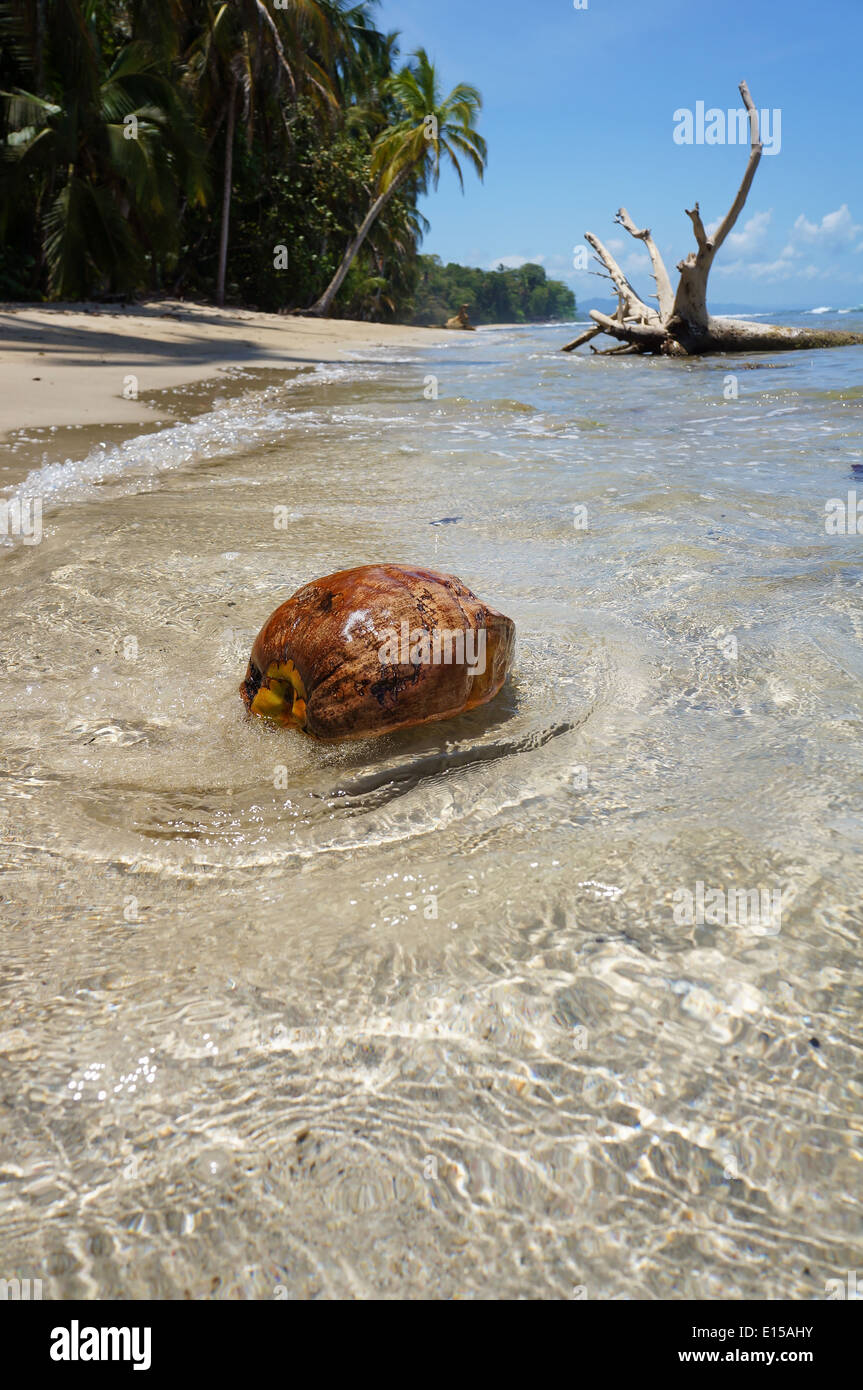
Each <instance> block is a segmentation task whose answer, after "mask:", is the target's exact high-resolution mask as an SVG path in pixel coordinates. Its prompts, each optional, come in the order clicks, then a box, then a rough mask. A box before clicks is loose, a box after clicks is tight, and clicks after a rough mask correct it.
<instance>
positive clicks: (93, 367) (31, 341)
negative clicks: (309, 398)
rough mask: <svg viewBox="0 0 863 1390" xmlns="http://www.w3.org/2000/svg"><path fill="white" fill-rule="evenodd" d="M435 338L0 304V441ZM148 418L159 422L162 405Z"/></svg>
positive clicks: (269, 320) (138, 416) (179, 305)
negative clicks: (154, 399)
mask: <svg viewBox="0 0 863 1390" xmlns="http://www.w3.org/2000/svg"><path fill="white" fill-rule="evenodd" d="M444 331H445V330H443V329H433V328H416V327H408V326H405V325H402V324H376V323H366V322H359V321H356V320H353V319H313V318H300V317H294V316H291V315H281V314H267V313H258V312H255V311H252V310H248V309H233V308H228V309H219V308H216V307H215V306H213V305H208V304H200V303H192V302H186V301H180V300H170V299H168V300H157V301H145V302H142V303H139V304H135V305H132V306H113V305H103V304H76V305H67V304H0V380H2V382H3V391H2V393H0V439H2V441H3V442H4V443H8V442H9V441H10V439H12V438H13V437H14V436H15V435H16V433H18V432H21V431H27V430H40V431H41V430H50V429H52V428H53V429H61V428H65V427H70V426H92V427H94V428H98V427H100V426H105V427H107V426H127V427H129V426H137V425H148V424H150V425H152V424H153V420H154V415H153V408H152V404H148V397H149V396H150V395H151V394H152V393H153V392H157V391H165V390H171V389H174V388H177V387H182V386H188V385H191V384H194V383H199V382H205V381H210V380H212V379H214V378H215V379H218V378H219V376H220V373H230V372H232V371H236V370H239V369H243V368H246V369H250V368H251V369H275V370H278V369H280V368H281V369H283V370H289V369H291V368H293V367H301V366H304V365H314V364H318V363H333V362H350V361H355V360H357V355H358V354H362V353H364V352H368V351H379V350H380V349H393V348H396V349H398V348H403V349H410V348H419V347H433V346H434V345H435V344H436V343H437V342H439V341H440V340H441V338H442V337H443V334H444ZM158 413H159V414H160V415H161V416H162V418H163V419H165V418H170V417H171V410H170V407H169V406H167V407H166V405H165V403H164V402H160V404H159V412H158Z"/></svg>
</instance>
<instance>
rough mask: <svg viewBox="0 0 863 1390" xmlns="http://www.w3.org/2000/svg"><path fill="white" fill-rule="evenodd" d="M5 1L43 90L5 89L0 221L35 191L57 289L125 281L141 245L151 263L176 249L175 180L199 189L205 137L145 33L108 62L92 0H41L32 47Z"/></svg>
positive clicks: (69, 292) (137, 268)
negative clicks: (44, 0)
mask: <svg viewBox="0 0 863 1390" xmlns="http://www.w3.org/2000/svg"><path fill="white" fill-rule="evenodd" d="M3 10H4V16H3V17H4V19H5V21H6V24H7V25H8V26H9V28H10V30H11V31H12V32H17V35H18V38H19V58H20V62H19V67H20V70H21V71H22V72H24V73H25V74H26V75H31V76H32V79H33V80H32V86H33V87H34V88H36V90H30V91H28V90H24V89H23V88H18V89H16V90H13V91H7V92H2V93H0V100H2V102H3V108H4V116H5V130H6V136H5V141H4V142H3V144H2V148H0V208H2V211H0V221H5V218H6V216H7V215H9V213H10V211H11V210H12V209H14V206H15V204H16V203H17V202H19V200H23V199H24V195H25V194H26V191H27V189H28V188H29V190H30V191H31V192H32V191H33V190H35V205H36V216H37V223H38V225H39V227H40V229H41V233H42V254H43V256H44V259H45V263H46V265H47V270H48V288H49V291H50V293H51V294H52V295H55V296H59V297H69V298H71V297H76V296H80V295H86V294H87V293H88V292H90V291H91V290H92V289H93V288H94V287H103V286H105V285H107V287H108V288H109V289H111V290H129V289H131V288H133V287H134V286H135V284H136V283H138V281H139V280H140V277H141V262H142V254H141V252H142V248H144V249H145V250H146V251H148V252H149V254H150V256H151V259H152V261H153V267H154V270H157V263H158V260H159V258H160V257H164V256H166V255H167V254H168V253H169V252H170V250H171V247H172V242H173V239H174V236H175V230H176V209H175V203H176V196H175V195H176V191H177V189H178V188H181V189H183V191H184V192H185V194H186V196H187V197H192V198H202V197H203V175H202V165H201V162H200V159H199V157H198V156H199V153H200V151H199V142H198V141H197V138H196V136H195V132H194V130H193V128H192V126H191V124H190V122H189V120H188V118H187V116H186V112H185V110H184V108H183V105H182V102H181V101H180V100H179V98H178V96H177V93H176V91H175V89H174V87H173V86H172V84H171V82H170V80H169V79H168V78H167V77H166V75H165V73H164V71H163V70H162V67H161V65H160V61H159V58H158V55H157V54H155V53H154V52H153V51H152V50H151V49H150V47H149V46H148V45H147V44H145V43H141V42H131V43H127V44H126V45H125V46H124V47H123V48H122V49H121V50H120V51H119V52H118V53H117V56H116V58H115V59H114V61H113V62H112V63H111V64H110V66H107V70H106V63H105V61H104V59H103V56H102V52H101V48H100V42H99V30H98V22H97V21H98V15H97V13H96V8H95V7H94V6H93V5H92V4H90V3H87V0H48V3H47V4H45V5H42V4H40V6H39V10H38V12H37V13H38V17H39V19H40V23H39V24H37V25H36V26H35V37H34V41H33V42H32V43H31V44H29V45H27V47H26V48H25V47H23V46H21V40H22V39H23V37H24V31H23V30H22V29H21V27H20V25H17V24H16V18H17V16H16V10H18V7H17V6H14V7H13V5H11V4H6V5H4V7H3ZM44 72H47V73H48V74H49V76H48V77H47V78H45V77H43V73H44ZM40 85H42V86H43V89H44V90H43V91H41V92H40V91H39V90H38V88H39V86H40Z"/></svg>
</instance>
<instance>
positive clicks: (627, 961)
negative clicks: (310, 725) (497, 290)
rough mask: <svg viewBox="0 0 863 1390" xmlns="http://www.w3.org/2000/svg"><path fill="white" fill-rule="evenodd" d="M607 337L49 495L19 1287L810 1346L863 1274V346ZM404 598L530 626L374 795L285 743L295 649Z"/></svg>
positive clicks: (380, 394) (69, 482)
mask: <svg viewBox="0 0 863 1390" xmlns="http://www.w3.org/2000/svg"><path fill="white" fill-rule="evenodd" d="M786 321H797V322H800V323H803V324H809V325H812V324H816V323H817V324H820V325H821V326H837V327H847V328H852V327H856V328H860V327H863V311H857V312H849V313H845V314H842V315H840V314H830V313H822V314H820V315H819V316H818V317H812V316H810V315H806V314H801V315H799V316H790V317H789V319H788V320H786ZM577 331H578V330H577V329H575V328H572V327H569V326H565V325H564V326H560V325H557V326H555V327H553V328H533V327H532V328H518V329H495V330H488V331H483V332H480V333H477V334H475V335H464V336H462V335H458V336H457V335H452V336H451V337H448V338H447V339H446V341H445V342H444V343H443V345H442V346H440V347H432V348H429V349H427V350H422V351H419V350H418V351H417V352H415V353H404V352H402V353H393V354H386V353H378V354H376V355H373V356H371V357H370V356H368V355H363V354H357V358H356V361H355V362H352V363H350V364H348V365H344V366H340V367H325V368H320V369H317V370H314V369H313V370H309V371H305V372H295V373H290V374H287V373H286V374H281V373H275V372H268V373H259V374H248V375H245V376H243V375H240V376H239V377H238V378H237V379H235V380H234V381H232V382H231V383H229V384H228V385H227V386H226V385H225V383H224V382H223V383H221V384H220V385H219V386H218V387H213V388H212V389H210V388H204V389H202V388H195V390H189V391H187V392H185V393H178V394H177V397H176V403H177V408H178V409H179V410H180V411H181V413H183V414H184V415H185V416H187V417H188V418H186V419H184V420H183V422H182V423H179V424H176V425H171V426H168V427H165V426H164V424H163V425H162V426H161V427H155V426H154V428H153V429H151V430H149V431H145V432H143V433H142V434H140V435H139V436H138V437H137V438H136V439H133V440H131V441H128V440H127V441H126V442H122V441H120V442H117V438H116V432H115V436H112V438H114V441H115V442H111V440H110V439H107V438H106V440H105V447H104V448H100V447H99V442H98V440H93V439H89V438H85V437H84V436H83V435H81V436H80V437H79V439H80V442H76V440H75V437H74V436H72V435H70V434H67V435H64V436H63V438H62V441H61V438H60V436H58V435H53V436H46V437H45V438H44V439H39V440H37V441H36V442H34V439H33V437H32V432H31V437H30V438H28V439H24V440H22V441H20V442H19V444H18V446H17V449H14V450H13V449H9V450H8V451H7V459H6V464H5V467H6V470H7V471H6V473H5V474H4V477H6V478H7V479H9V478H11V477H12V476H13V475H14V471H15V469H18V471H19V473H20V472H21V471H23V467H22V460H24V459H28V460H29V464H30V466H32V467H33V469H34V471H33V472H31V474H30V476H29V478H28V479H27V481H26V482H25V483H23V484H21V485H20V486H19V495H22V496H33V495H38V496H40V497H41V498H42V499H43V506H44V513H43V528H44V535H43V539H42V541H41V543H40V544H38V545H23V544H20V543H16V544H14V545H11V546H7V547H5V548H3V549H2V550H0V601H2V613H3V622H2V626H0V663H2V672H3V681H2V687H0V727H2V729H3V739H2V774H0V834H2V848H3V854H2V863H0V867H2V875H0V919H2V928H0V1251H2V1260H0V1275H2V1276H4V1277H13V1276H14V1275H18V1276H19V1277H31V1278H33V1277H41V1278H42V1279H43V1281H44V1296H45V1297H53V1298H64V1297H85V1298H108V1297H169V1298H181V1297H185V1296H191V1297H193V1298H208V1297H215V1298H235V1297H242V1298H262V1299H269V1298H273V1297H278V1296H282V1295H284V1296H287V1297H288V1298H291V1299H303V1298H313V1297H323V1298H339V1297H348V1298H351V1297H359V1298H370V1297H392V1298H426V1297H428V1298H435V1299H437V1298H461V1299H464V1298H480V1299H485V1298H501V1297H507V1298H510V1297H512V1298H537V1297H542V1298H546V1297H548V1298H573V1297H581V1296H583V1295H585V1294H586V1296H587V1297H588V1298H590V1299H597V1298H659V1299H677V1298H727V1299H734V1298H744V1297H751V1298H768V1299H780V1298H795V1299H812V1298H815V1299H817V1298H823V1297H825V1283H826V1281H827V1280H829V1279H835V1278H840V1279H843V1278H844V1277H845V1273H846V1271H848V1270H853V1269H855V1268H856V1266H857V1265H859V1263H860V1259H861V1253H860V1252H861V1244H860V1235H861V1216H863V1198H861V1193H863V1188H861V1176H863V1169H861V1156H863V1155H861V1089H863V1086H861V1077H863V1047H861V1034H860V1018H861V1007H860V984H861V951H860V935H861V902H863V863H861V856H860V852H859V842H860V835H861V808H863V780H861V772H863V739H861V735H863V721H861V676H863V608H861V596H863V545H861V538H860V537H859V536H858V535H856V534H855V533H853V532H852V533H850V534H829V533H828V531H827V529H826V524H825V506H826V505H827V504H828V503H829V502H830V500H831V499H841V500H842V501H846V500H847V495H848V493H849V491H851V492H853V491H854V490H855V489H858V488H859V492H860V498H861V502H863V348H849V349H842V350H837V351H832V352H820V353H815V352H810V353H800V354H777V355H776V357H774V358H771V357H748V358H724V359H710V360H705V361H690V362H678V361H663V360H656V361H654V360H646V359H640V358H639V359H635V358H617V359H615V358H599V357H592V356H591V355H590V354H589V353H583V354H582V353H580V354H578V355H577V356H575V357H570V356H566V355H562V354H561V353H560V352H559V351H558V350H557V349H558V347H559V345H560V344H561V343H562V342H564V341H566V339H567V338H568V337H572V336H574V335H575V333H576V332H577ZM431 378H434V380H432V379H431ZM731 378H733V379H734V380H733V381H732V380H731ZM735 391H736V393H737V395H736V399H735V398H734V392H735ZM218 393H221V397H222V399H221V400H219V399H216V398H215V397H216V396H217V394H218ZM435 393H436V394H437V398H436V399H435V398H434V397H435ZM162 404H163V408H164V402H162ZM156 418H159V417H158V408H157V409H156V410H155V411H154V419H156ZM70 439H72V441H73V442H72V443H70V442H69V441H70ZM34 452H35V455H36V457H35V462H34ZM67 456H68V457H67ZM8 495H9V494H8V493H7V496H8ZM277 509H280V510H277ZM861 510H863V508H861ZM285 518H287V519H288V521H289V525H288V526H287V528H282V527H278V526H277V525H276V524H275V522H276V520H277V519H280V520H284V519H285ZM445 519H446V520H445ZM435 523H439V524H435ZM861 526H863V520H861ZM374 560H390V561H397V562H414V563H419V564H423V565H429V566H432V567H436V568H439V569H441V570H444V571H449V572H453V573H455V574H457V575H459V576H460V577H461V578H462V579H463V580H464V581H465V582H466V583H467V584H469V585H470V586H471V587H472V588H473V589H475V590H476V591H477V593H478V594H479V595H480V596H481V597H483V598H484V599H486V600H488V601H489V602H490V603H492V604H494V605H495V606H496V607H498V608H500V609H502V610H503V611H504V612H505V613H507V614H509V615H510V616H511V617H512V618H514V619H515V621H516V624H517V629H518V655H517V662H516V668H515V672H514V676H513V678H512V680H511V682H510V683H509V685H508V686H507V688H506V689H505V690H504V692H503V693H502V694H501V696H500V697H499V698H498V699H497V700H496V701H495V702H494V703H493V704H492V705H490V706H488V707H487V708H485V709H483V710H478V711H474V712H473V713H472V714H470V715H469V716H465V717H464V718H462V719H460V720H455V721H453V722H451V723H447V724H441V725H438V726H434V725H432V726H427V727H425V728H423V729H421V730H419V731H413V732H410V731H408V732H405V733H402V734H400V735H397V736H392V737H390V738H388V739H386V740H384V741H371V742H368V743H363V744H355V745H349V746H346V747H343V748H339V747H321V746H317V745H315V744H314V743H312V742H310V741H307V740H305V739H304V738H303V737H302V736H301V735H299V734H295V733H289V732H286V731H280V730H273V729H270V728H267V727H264V725H263V724H262V723H260V722H249V721H248V720H247V719H246V718H245V717H244V713H243V709H242V706H241V703H240V700H239V697H238V694H237V686H238V683H239V681H240V679H241V677H242V675H243V672H244V670H245V664H246V660H247V657H248V652H249V648H250V645H251V641H252V638H253V637H254V635H255V633H256V632H257V630H258V628H259V627H260V626H261V624H262V622H263V621H264V619H265V618H266V617H267V616H268V614H269V613H270V611H271V610H272V609H273V608H274V607H275V606H276V605H277V604H278V603H280V602H281V601H282V600H283V599H285V598H286V597H288V596H289V595H290V594H291V593H292V592H293V591H294V589H296V588H297V587H298V586H299V585H300V584H302V583H303V582H305V581H307V580H309V579H312V578H315V577H317V576H319V575H323V574H326V573H328V572H330V571H331V570H334V569H338V568H343V567H346V566H349V565H353V564H360V563H364V562H369V561H374ZM699 884H700V885H702V887H701V889H699V888H698V885H699ZM736 890H741V891H742V892H743V893H745V894H747V895H749V894H751V893H753V892H755V893H757V894H758V895H759V897H758V898H757V900H755V901H757V902H758V903H760V902H761V898H760V895H761V894H762V893H763V894H766V895H769V897H768V898H767V899H766V901H769V902H770V903H771V904H772V905H773V906H771V910H770V912H769V913H766V914H756V913H755V912H754V910H753V911H750V913H749V916H748V917H747V915H746V913H744V912H743V911H742V910H741V909H740V908H739V903H738V899H737V898H736V896H734V893H736ZM699 894H700V895H701V896H700V897H699ZM729 895H732V896H731V898H729ZM741 901H742V899H741ZM746 901H747V902H749V903H750V908H751V906H752V900H751V899H750V898H748V897H747V899H746ZM703 903H707V907H706V908H703V907H702V906H700V904H703ZM731 903H733V904H736V905H737V906H736V907H734V908H732V907H731V906H730V904H731ZM776 903H778V904H779V910H778V911H777V910H775V904H776ZM687 905H689V907H691V908H692V910H691V911H689V910H688V906H687Z"/></svg>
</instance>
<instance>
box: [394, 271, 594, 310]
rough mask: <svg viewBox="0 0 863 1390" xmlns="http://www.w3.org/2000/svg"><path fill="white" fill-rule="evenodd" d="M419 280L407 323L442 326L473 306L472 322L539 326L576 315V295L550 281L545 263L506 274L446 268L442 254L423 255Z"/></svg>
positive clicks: (505, 272) (559, 282)
mask: <svg viewBox="0 0 863 1390" xmlns="http://www.w3.org/2000/svg"><path fill="white" fill-rule="evenodd" d="M417 260H418V281H417V288H416V292H415V296H414V303H413V306H412V313H411V314H410V316H409V318H408V322H411V323H417V324H442V323H445V322H446V320H447V319H448V318H452V316H453V315H454V314H455V313H457V312H458V310H459V309H460V307H461V305H462V304H466V305H467V306H468V312H469V314H470V318H471V321H472V322H473V323H475V324H481V323H538V322H542V321H543V320H557V321H559V320H561V319H572V318H574V317H575V295H574V294H573V292H572V290H571V289H570V288H569V287H568V286H567V285H565V284H563V282H562V281H561V280H549V279H547V278H546V274H545V271H544V270H543V268H542V266H541V265H533V264H531V263H528V264H527V265H522V266H519V267H518V268H517V269H516V270H507V269H505V268H504V267H503V266H499V267H498V269H497V270H479V269H478V268H476V267H474V266H464V265H455V264H454V263H452V262H451V263H450V264H449V265H443V264H442V262H441V260H440V257H439V256H419V257H418V258H417Z"/></svg>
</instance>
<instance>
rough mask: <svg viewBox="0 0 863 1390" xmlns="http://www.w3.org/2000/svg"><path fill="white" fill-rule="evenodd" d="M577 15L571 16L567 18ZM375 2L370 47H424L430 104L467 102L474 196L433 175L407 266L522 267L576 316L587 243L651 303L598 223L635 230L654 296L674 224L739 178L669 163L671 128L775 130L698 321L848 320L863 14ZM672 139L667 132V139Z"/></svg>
mask: <svg viewBox="0 0 863 1390" xmlns="http://www.w3.org/2000/svg"><path fill="white" fill-rule="evenodd" d="M579 3H584V0H579ZM587 6H588V7H587V9H584V10H582V9H575V7H574V0H382V3H381V5H380V7H379V10H378V24H379V25H380V27H381V28H383V29H386V30H390V29H399V30H401V33H402V41H401V42H402V51H403V53H408V52H410V51H411V50H412V49H414V48H416V47H417V46H419V45H423V46H424V47H425V48H426V49H427V50H428V52H429V54H430V56H431V57H432V58H433V59H434V60H435V62H436V63H437V64H438V65H439V68H440V71H441V74H442V77H443V81H444V85H445V86H446V87H447V89H448V88H449V87H451V86H452V85H453V84H454V83H455V82H457V81H469V82H472V83H474V84H475V85H476V86H478V87H479V89H480V91H481V92H482V94H483V99H484V108H483V114H482V119H481V123H480V130H481V131H482V133H483V134H484V135H485V137H486V139H487V141H488V144H489V167H488V170H487V173H486V177H485V182H484V183H483V184H480V183H479V182H478V180H477V179H476V178H475V176H474V175H473V174H471V175H469V176H467V177H466V180H465V188H466V192H465V196H464V197H462V195H461V193H460V191H459V187H458V181H457V179H456V177H455V175H454V174H453V173H452V172H451V171H447V172H444V174H443V175H442V177H441V182H440V187H439V189H438V191H437V192H436V193H434V194H432V195H431V196H430V197H429V198H427V199H426V200H425V202H424V205H423V211H424V212H425V215H426V216H427V217H428V218H429V220H430V222H431V231H430V232H429V234H428V236H427V237H426V240H425V242H424V245H423V250H425V251H427V252H434V253H436V254H437V255H439V256H441V257H442V258H443V259H444V260H455V261H460V262H462V263H463V264H468V265H480V266H491V265H496V264H497V263H498V262H499V261H501V260H504V261H505V262H507V263H509V264H518V263H519V261H520V260H522V259H524V260H539V261H541V263H542V264H543V265H544V266H545V267H546V269H547V271H548V272H549V274H551V275H553V276H554V277H555V278H559V279H565V280H566V281H567V282H568V283H569V284H571V285H572V287H573V288H574V289H575V291H576V294H577V295H578V296H579V297H580V298H582V299H591V298H595V297H603V296H605V295H606V294H607V287H606V284H605V282H604V281H602V280H597V279H596V278H595V277H593V276H591V275H589V274H587V273H585V272H583V271H581V272H579V271H576V270H574V269H573V259H574V257H573V250H574V248H575V247H577V246H579V245H583V241H582V238H583V234H584V232H585V231H591V232H593V233H595V234H596V235H597V236H598V237H600V239H601V240H603V241H604V242H605V243H606V244H607V245H609V246H610V247H611V248H612V249H614V250H615V254H617V252H618V251H619V252H620V255H619V259H620V261H621V264H622V265H623V267H624V269H625V270H626V272H627V274H628V275H629V276H630V278H632V279H633V281H634V283H635V286H636V289H639V290H640V291H641V292H642V293H643V294H647V293H649V292H650V291H651V290H652V289H653V283H652V281H651V280H650V277H649V269H646V268H647V259H646V256H645V255H644V252H643V251H642V249H641V247H640V245H639V244H638V243H636V242H635V241H634V240H632V238H631V237H629V236H628V235H627V233H625V232H624V231H623V230H622V229H621V228H619V227H617V226H615V224H614V214H615V212H616V211H617V209H618V207H620V206H621V205H623V206H625V207H626V208H627V209H628V211H629V213H630V214H631V216H632V218H633V219H634V221H635V222H636V224H637V225H639V226H642V227H644V226H649V227H650V228H651V229H652V231H653V235H654V238H655V239H656V241H657V242H658V244H659V247H660V249H661V251H662V253H663V256H664V258H665V261H666V264H667V265H668V267H669V271H670V272H671V274H672V279H673V280H676V276H675V274H674V270H673V267H674V265H675V264H676V262H677V261H678V260H679V259H680V258H681V256H683V255H685V254H686V253H687V252H688V251H689V250H690V249H692V247H693V244H694V243H693V240H692V229H691V225H690V222H689V219H688V218H687V216H686V214H685V211H684V209H685V208H686V207H691V206H692V204H693V202H694V201H695V199H698V200H699V202H700V205H701V212H702V216H703V218H704V221H705V223H707V224H708V227H709V225H710V224H711V223H714V222H716V221H718V219H719V218H720V217H722V216H723V215H724V213H725V212H726V211H727V209H728V207H729V205H730V203H731V200H732V198H733V196H734V193H735V191H736V189H737V186H738V184H739V182H740V179H741V177H742V175H743V171H744V168H745V165H746V158H747V149H746V148H745V147H744V146H742V145H740V144H732V143H725V144H719V143H715V144H706V143H704V144H697V143H694V142H693V143H692V144H681V143H676V142H675V139H674V130H675V120H674V113H675V112H676V111H682V110H687V109H688V110H690V111H692V113H693V117H694V116H695V113H696V103H697V102H703V103H704V109H705V111H709V110H710V109H711V108H717V109H720V110H722V111H727V110H728V109H729V108H736V107H739V106H741V102H740V98H739V95H738V91H737V84H738V82H739V81H740V80H741V78H745V79H746V80H747V82H748V84H749V88H750V91H751V93H752V96H753V99H754V101H755V104H756V105H757V106H758V107H759V108H760V109H766V110H769V111H770V112H771V113H772V112H773V111H775V110H778V111H779V112H780V117H779V119H780V122H781V125H780V130H779V139H778V140H777V139H776V135H775V132H774V136H773V138H774V143H775V145H776V153H774V154H772V155H767V154H765V155H764V156H763V157H762V160H761V164H760V166H759V169H758V171H757V173H756V176H755V183H754V185H753V188H752V190H751V192H750V195H749V199H748V202H747V204H746V207H745V209H744V212H743V214H742V215H741V218H740V220H739V222H738V224H737V227H736V228H735V231H734V233H733V234H732V237H730V238H729V240H728V241H727V242H726V243H725V245H724V247H723V248H722V251H721V252H720V254H719V256H718V257H717V260H716V263H715V265H714V267H713V270H712V272H711V280H710V297H711V301H712V302H714V303H722V302H737V303H741V304H749V305H751V306H752V307H753V308H770V307H774V308H810V307H814V306H816V305H831V306H833V307H836V308H845V307H849V306H851V305H858V304H861V303H863V178H861V170H863V75H861V48H863V45H861V40H863V0H723V3H722V4H721V5H718V6H717V5H708V4H707V3H706V2H705V0H587ZM678 129H679V130H680V131H682V126H681V123H680V121H679V120H678Z"/></svg>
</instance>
